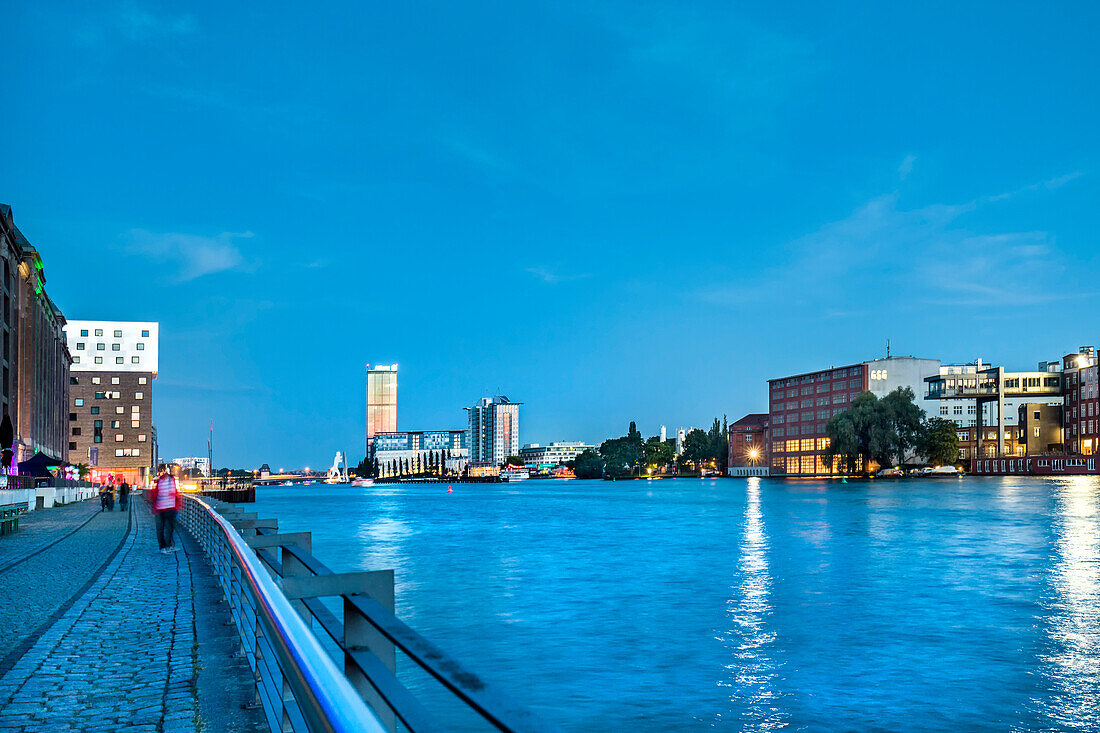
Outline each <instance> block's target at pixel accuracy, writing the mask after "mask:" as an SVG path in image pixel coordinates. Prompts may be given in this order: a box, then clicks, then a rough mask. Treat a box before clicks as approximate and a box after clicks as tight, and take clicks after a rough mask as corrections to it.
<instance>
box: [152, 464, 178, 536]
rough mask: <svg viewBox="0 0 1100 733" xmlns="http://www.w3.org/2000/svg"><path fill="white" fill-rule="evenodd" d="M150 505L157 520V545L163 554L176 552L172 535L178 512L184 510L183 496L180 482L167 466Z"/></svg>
mask: <svg viewBox="0 0 1100 733" xmlns="http://www.w3.org/2000/svg"><path fill="white" fill-rule="evenodd" d="M149 505H150V506H151V507H152V509H153V514H154V515H155V516H156V519H157V543H158V544H160V552H161V554H162V555H163V554H167V553H169V552H175V551H176V547H175V545H173V544H172V535H173V533H174V532H175V530H176V512H178V511H179V510H180V509H182V508H183V495H182V494H180V490H179V482H178V481H176V477H175V476H173V475H172V473H171V471H169V470H168V466H167V465H165V466H163V467H162V468H161V472H160V475H159V476H158V477H157V480H156V481H155V482H154V483H153V489H152V491H151V492H150V496H149Z"/></svg>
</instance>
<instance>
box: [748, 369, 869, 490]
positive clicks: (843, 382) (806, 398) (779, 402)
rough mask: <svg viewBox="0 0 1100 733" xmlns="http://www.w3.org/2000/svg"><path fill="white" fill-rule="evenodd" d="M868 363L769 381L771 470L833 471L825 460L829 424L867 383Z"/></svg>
mask: <svg viewBox="0 0 1100 733" xmlns="http://www.w3.org/2000/svg"><path fill="white" fill-rule="evenodd" d="M868 384H869V383H868V367H867V365H866V364H852V365H850V366H843V367H836V368H834V369H825V370H822V371H819V372H810V373H807V374H799V375H796V376H793V377H784V378H783V379H771V380H769V381H768V404H769V408H768V430H769V440H770V446H769V451H768V453H769V461H770V465H771V472H772V475H776V474H779V475H783V474H786V475H795V476H797V475H808V476H812V475H820V474H827V473H830V471H829V469H828V468H826V466H825V464H824V463H823V462H822V460H821V455H822V453H823V452H824V450H825V448H826V447H828V438H827V437H826V435H825V425H826V423H828V422H829V418H830V417H832V416H833V415H836V414H838V413H841V412H844V411H845V410H847V409H848V406H849V405H850V404H851V403H852V400H853V399H854V398H855V397H856V395H858V394H859V393H861V392H863V391H865V390H867V389H868Z"/></svg>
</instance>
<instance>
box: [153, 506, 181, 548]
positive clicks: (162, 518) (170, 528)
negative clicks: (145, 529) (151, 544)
mask: <svg viewBox="0 0 1100 733" xmlns="http://www.w3.org/2000/svg"><path fill="white" fill-rule="evenodd" d="M175 531H176V510H175V509H167V510H165V511H163V512H161V513H160V514H158V515H157V542H158V543H160V549H162V550H163V549H164V548H165V547H171V546H172V533H173V532H175Z"/></svg>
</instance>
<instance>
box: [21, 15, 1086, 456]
mask: <svg viewBox="0 0 1100 733" xmlns="http://www.w3.org/2000/svg"><path fill="white" fill-rule="evenodd" d="M240 5H244V4H238V3H209V2H200V1H196V2H191V3H186V4H182V3H181V4H168V3H157V2H149V1H146V0H132V1H128V2H117V3H112V2H106V3H101V4H97V5H96V7H94V8H93V7H92V6H91V5H89V4H84V3H57V2H51V1H49V0H42V1H40V2H35V3H19V4H14V3H13V4H11V5H10V6H8V8H7V9H6V11H5V25H6V27H7V32H6V33H5V43H4V44H3V48H0V64H2V65H3V67H4V68H5V70H6V72H7V73H5V75H4V76H5V87H6V89H5V91H6V94H5V98H6V99H7V104H6V105H5V114H4V115H3V116H2V119H0V133H2V139H3V154H2V155H0V201H2V202H4V203H7V204H10V205H11V206H12V208H13V212H14V216H15V222H16V225H17V226H19V227H20V229H21V230H22V231H23V233H24V234H25V235H26V237H27V238H28V239H29V240H30V241H31V242H32V243H33V244H35V246H36V247H38V249H39V250H40V252H41V254H42V256H43V259H44V262H45V272H46V276H47V284H46V286H47V291H48V293H49V294H50V296H51V297H52V298H53V299H54V300H55V301H56V302H57V304H58V305H59V306H60V307H61V309H62V310H63V312H64V313H65V315H66V316H68V317H69V318H73V319H118V320H155V321H159V322H160V324H161V332H160V333H161V343H160V372H159V376H158V378H157V381H156V386H155V388H154V418H155V420H156V422H157V426H158V435H159V441H160V449H161V454H162V455H164V456H166V457H175V456H178V455H191V454H200V455H201V454H204V453H205V447H206V431H207V428H208V424H209V422H210V421H211V420H213V421H214V424H215V432H216V436H215V462H216V463H217V464H218V465H230V466H234V467H237V466H240V467H255V466H258V465H259V464H260V463H263V462H268V463H271V464H272V466H273V467H275V466H301V465H310V464H312V465H317V466H320V465H325V464H327V463H328V462H331V460H332V455H333V453H334V452H335V451H337V450H343V451H347V452H348V454H349V455H350V456H351V459H352V463H355V462H356V461H357V460H358V458H359V457H360V456H362V454H363V452H364V423H365V416H364V404H363V403H364V368H365V365H366V364H368V363H372V364H390V363H398V364H399V370H400V372H399V373H400V377H399V397H398V403H399V405H398V426H399V428H401V429H461V428H465V425H466V414H465V412H464V411H463V409H462V408H463V407H465V406H469V405H472V404H473V403H474V402H475V401H476V400H478V399H479V398H480V397H483V396H487V395H491V394H504V395H507V396H508V397H509V398H511V399H512V400H514V401H515V400H518V401H522V402H523V403H524V406H523V407H522V408H521V418H520V425H521V441H522V442H524V443H527V442H541V443H545V442H549V441H554V440H584V441H588V442H599V441H601V440H603V439H605V438H607V437H610V436H616V435H621V434H623V433H625V432H626V427H627V424H628V422H629V421H630V420H636V421H637V423H638V426H639V428H640V429H641V430H642V432H643V433H645V434H646V435H652V434H656V433H657V431H658V430H659V426H660V425H662V424H664V425H667V426H668V427H669V429H670V431H671V430H674V429H675V428H676V427H679V426H685V427H687V426H704V427H705V426H707V425H709V424H710V422H711V420H712V419H713V418H714V417H715V416H722V415H728V417H729V419H730V421H733V420H735V419H737V418H738V417H740V416H742V415H744V414H745V413H748V412H755V411H766V409H767V397H766V380H767V379H769V378H774V377H781V376H785V375H789V374H794V373H798V372H802V371H807V370H812V369H819V368H825V367H828V366H830V365H834V364H835V365H840V364H847V363H853V362H858V361H863V360H865V359H870V358H876V357H881V356H884V355H885V349H886V340H887V339H889V340H890V343H891V347H892V352H893V354H895V355H904V354H912V355H915V356H920V357H929V358H938V359H942V360H944V361H945V362H953V363H958V362H966V361H973V360H974V359H976V358H978V357H981V358H982V359H984V360H985V361H986V362H992V363H994V364H1002V365H1004V366H1006V367H1008V368H1018V369H1022V368H1032V367H1034V366H1035V363H1036V362H1037V361H1039V360H1047V359H1055V358H1059V357H1060V356H1061V355H1062V354H1063V353H1066V352H1069V351H1072V350H1075V349H1076V348H1077V347H1078V346H1080V345H1083V344H1100V333H1097V331H1096V326H1095V323H1094V322H1093V321H1091V319H1090V316H1089V314H1094V313H1095V312H1096V307H1097V302H1098V296H1100V262H1098V259H1097V246H1096V244H1097V232H1098V231H1100V228H1098V223H1100V206H1097V201H1098V200H1100V196H1098V194H1100V188H1098V175H1097V174H1098V171H1100V165H1098V164H1100V159H1098V150H1100V148H1098V142H1100V139H1098V138H1100V125H1098V124H1097V116H1098V115H1097V113H1098V112H1100V104H1098V101H1100V100H1098V94H1100V85H1097V84H1096V79H1097V72H1098V71H1100V70H1098V68H1097V66H1098V61H1097V59H1098V56H1097V54H1096V52H1095V51H1096V35H1097V21H1098V19H1100V18H1098V15H1100V9H1098V8H1097V6H1095V5H1094V4H1090V3H1064V4H1063V3H1060V4H1049V3H1047V4H1037V3H1023V2H997V3H992V2H990V3H967V4H959V3H916V4H901V3H873V2H867V3H845V4H831V3H830V4H821V3H812V2H806V3H798V2H791V3H756V4H748V3H729V2H713V3H710V2H700V3H684V2H670V3H649V2H638V1H637V0H631V1H630V2H622V3H602V2H591V3H542V2H537V1H533V2H525V3H494V2H481V3H438V4H432V3H421V2H402V3H377V2H374V3H331V2H318V3H307V4H302V3H275V2H272V3H256V4H252V7H250V8H249V7H238V6H240ZM904 5H912V7H905V6H904Z"/></svg>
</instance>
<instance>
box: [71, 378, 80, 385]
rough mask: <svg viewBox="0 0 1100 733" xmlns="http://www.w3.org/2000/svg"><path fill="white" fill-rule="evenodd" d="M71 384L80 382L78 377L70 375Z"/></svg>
mask: <svg viewBox="0 0 1100 733" xmlns="http://www.w3.org/2000/svg"><path fill="white" fill-rule="evenodd" d="M69 384H80V380H79V379H77V378H76V377H69Z"/></svg>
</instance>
